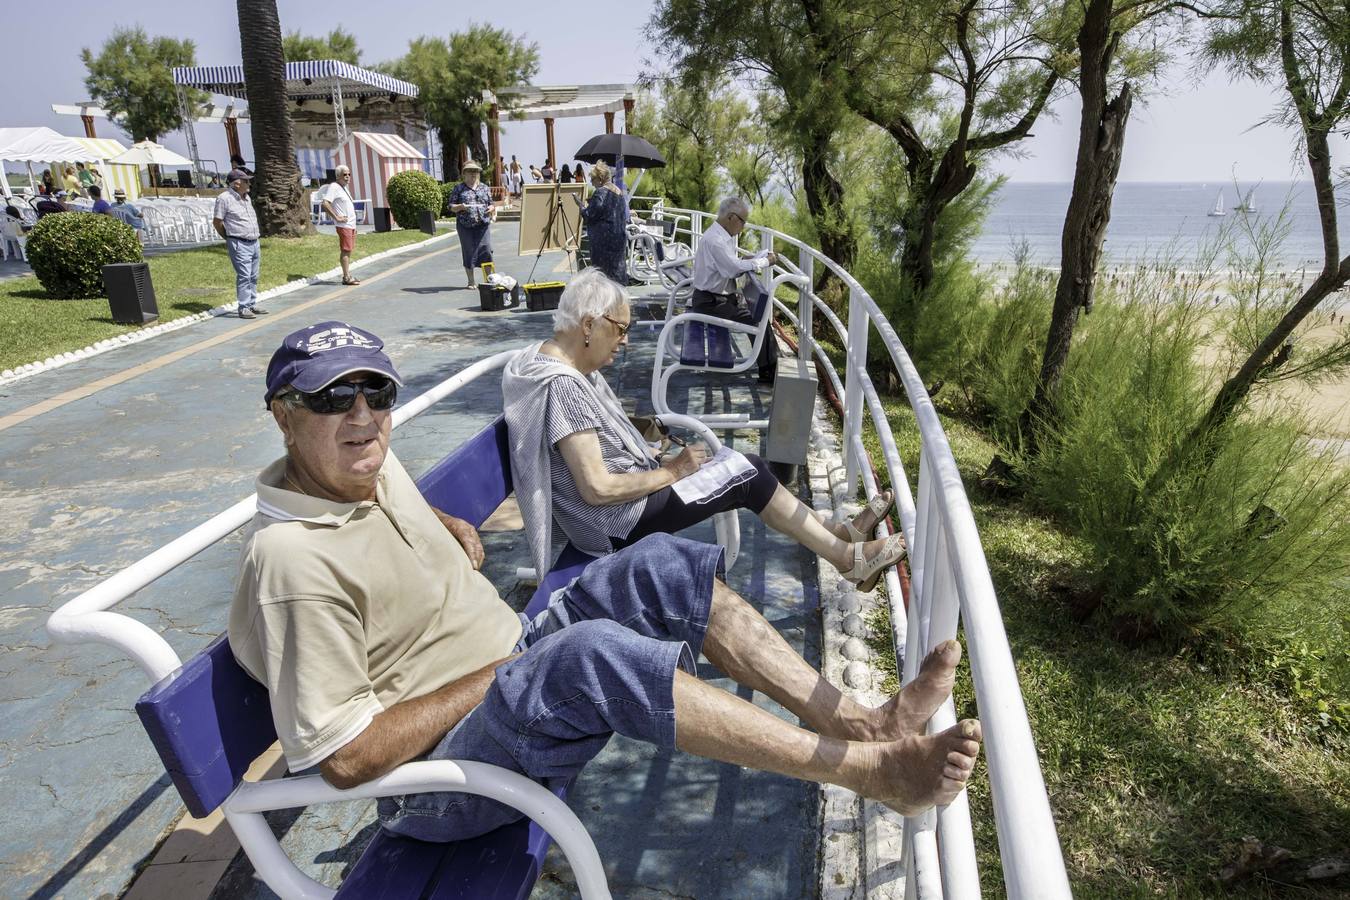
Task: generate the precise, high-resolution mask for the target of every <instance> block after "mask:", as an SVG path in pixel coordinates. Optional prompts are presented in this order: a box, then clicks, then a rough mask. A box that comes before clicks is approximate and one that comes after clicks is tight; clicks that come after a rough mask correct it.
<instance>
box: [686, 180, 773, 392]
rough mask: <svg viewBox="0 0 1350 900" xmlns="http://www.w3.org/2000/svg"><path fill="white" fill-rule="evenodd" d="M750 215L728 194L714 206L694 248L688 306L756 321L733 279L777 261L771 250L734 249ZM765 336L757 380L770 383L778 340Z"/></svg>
mask: <svg viewBox="0 0 1350 900" xmlns="http://www.w3.org/2000/svg"><path fill="white" fill-rule="evenodd" d="M749 217H750V204H749V203H748V202H747V201H746V200H745V199H744V198H741V197H728V198H726V199H725V200H723V201H722V203H721V205H719V206H718V208H717V221H715V222H713V223H712V224H711V225H709V226H708V230H707V231H705V232H703V238H702V240H700V241H699V242H698V249H697V250H696V251H695V252H694V295H693V299H692V301H691V303H690V308H691V309H692V310H693V311H694V312H697V313H702V314H704V315H708V316H717V317H718V318H721V319H729V320H731V321H733V322H740V323H742V324H745V325H758V324H759V323H758V322H756V321H755V318H754V315H753V313H752V312H751V310H750V308H749V306H748V305H747V304H746V302H745V297H744V296H743V295H742V294H741V291H740V288H739V287H738V285H737V283H736V280H737V279H738V278H740V277H741V276H742V275H744V274H746V273H747V272H762V271H764V269H765V268H766V267H767V266H770V265H772V264H773V263H775V262H777V260H778V255H777V254H775V253H773V252H772V251H767V252H763V253H760V254H759V255H756V256H753V257H749V258H745V257H742V256H740V254H739V253H737V251H736V246H737V238H738V237H739V235H740V233H741V232H742V231H744V230H745V223H746V222H747V220H748V219H749ZM772 337H773V336H772V335H770V336H769V339H766V340H764V341H762V342H761V343H760V347H759V360H758V362H759V381H760V383H761V384H772V383H773V380H774V376H775V375H776V374H777V368H778V342H777V341H776V340H773V339H772Z"/></svg>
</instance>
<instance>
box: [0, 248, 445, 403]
mask: <svg viewBox="0 0 1350 900" xmlns="http://www.w3.org/2000/svg"><path fill="white" fill-rule="evenodd" d="M454 237H455V233H454V232H450V233H448V234H438V235H436V236H435V237H430V238H427V239H426V240H425V241H418V242H416V243H414V244H404V245H403V246H402V247H394V248H392V249H389V250H381V251H380V252H379V253H373V254H371V255H370V256H367V257H365V258H363V259H360V260H357V261H356V262H353V263H352V264H351V268H352V270H353V271H354V270H356V269H360V268H363V267H365V266H368V265H370V264H371V263H374V262H377V261H379V260H381V259H387V258H388V257H390V256H398V255H399V254H401V253H409V252H411V251H413V250H416V249H419V248H423V247H427V246H429V245H431V244H438V243H442V242H444V241H448V240H451V239H452V238H454ZM341 274H342V267H341V266H334V267H333V268H331V269H327V270H325V271H323V272H320V273H318V274H317V275H310V276H309V277H307V278H297V279H296V280H295V281H288V282H286V283H285V284H282V285H278V286H276V287H274V288H268V289H267V290H265V291H263V292H262V293H260V294H259V295H258V302H260V303H261V302H262V301H264V300H270V299H272V298H273V297H280V296H281V295H282V294H289V293H291V292H292V291H298V290H300V289H301V288H303V287H309V286H310V285H312V284H318V283H320V282H322V281H324V280H326V279H329V278H332V277H334V276H335V275H341ZM234 311H235V304H233V303H226V304H224V305H223V306H217V307H216V308H214V309H208V310H206V311H204V312H199V313H194V314H193V315H190V316H184V317H183V318H181V319H174V320H173V321H172V322H165V323H163V324H161V325H152V326H150V327H149V328H142V329H140V330H138V331H129V332H127V333H126V334H120V335H118V336H117V337H114V338H105V339H104V340H101V341H98V342H97V343H94V344H90V345H89V346H88V347H84V348H82V349H79V350H70V351H67V352H65V353H58V354H57V355H55V356H49V357H47V358H46V359H43V360H38V361H35V362H31V363H26V364H24V365H22V366H16V367H14V368H13V369H5V370H4V371H3V372H0V387H6V386H8V385H11V384H14V383H15V382H17V381H22V380H23V379H25V378H29V377H31V376H33V375H37V374H39V373H42V372H50V371H51V370H53V369H59V368H61V367H62V366H65V365H68V364H69V363H73V362H78V361H79V360H82V359H88V358H90V357H91V356H98V355H99V354H101V353H106V352H108V351H109V350H115V349H117V348H118V347H124V346H126V345H128V344H138V343H140V342H141V341H147V340H149V339H150V338H152V337H156V336H158V335H161V334H167V333H169V332H170V331H177V330H178V329H180V328H186V327H188V326H189V325H192V324H193V323H195V322H202V321H205V320H206V319H213V318H217V317H219V316H223V315H226V314H228V313H233V312H234Z"/></svg>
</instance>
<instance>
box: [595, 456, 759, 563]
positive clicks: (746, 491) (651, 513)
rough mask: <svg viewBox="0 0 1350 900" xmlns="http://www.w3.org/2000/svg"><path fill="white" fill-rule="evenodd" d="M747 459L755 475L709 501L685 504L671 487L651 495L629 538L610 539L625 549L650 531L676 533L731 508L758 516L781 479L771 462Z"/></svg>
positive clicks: (654, 532) (751, 457)
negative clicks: (778, 477) (770, 468)
mask: <svg viewBox="0 0 1350 900" xmlns="http://www.w3.org/2000/svg"><path fill="white" fill-rule="evenodd" d="M745 458H746V459H748V460H750V464H751V465H752V466H754V467H755V474H754V475H753V476H751V477H750V478H749V479H747V480H746V481H742V482H741V483H740V484H738V485H735V486H734V487H732V488H731V489H730V490H728V491H726V492H725V493H723V494H719V495H718V496H716V497H713V498H712V499H710V500H706V501H704V502H702V503H685V502H684V501H683V500H681V499H680V497H679V495H678V494H676V493H675V490H674V489H673V488H669V487H664V488H661V490H659V491H657V492H656V493H655V494H649V495H648V496H647V505H646V506H645V507H643V509H642V517H641V518H639V519H638V520H637V524H635V525H634V526H633V530H632V531H630V532H628V536H627V537H621V538H619V537H616V538H610V543H612V544H613V545H614V549H615V550H622V549H623V548H624V547H627V546H628V545H629V544H635V543H637V542H638V541H639V540H641V539H642V538H644V537H646V536H647V535H649V534H659V533H662V532H665V533H666V534H674V533H675V532H677V531H683V530H684V529H686V528H689V527H690V526H692V525H697V524H698V523H699V522H702V521H704V520H706V519H710V518H712V517H713V516H715V515H717V514H718V513H720V512H726V511H727V510H729V509H748V510H750V511H751V512H752V513H754V514H755V515H759V514H760V513H761V512H763V511H764V507H766V506H768V505H769V501H770V500H771V499H773V494H774V491H776V490H778V479H777V478H775V477H774V474H773V472H771V471H769V464H768V463H766V462H765V461H764V460H762V459H760V458H759V457H758V456H756V455H755V454H753V453H747V454H745Z"/></svg>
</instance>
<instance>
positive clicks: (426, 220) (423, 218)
mask: <svg viewBox="0 0 1350 900" xmlns="http://www.w3.org/2000/svg"><path fill="white" fill-rule="evenodd" d="M417 227H418V228H420V229H422V230H423V231H425V232H426V233H427V234H435V233H436V214H435V213H434V212H432V211H431V210H429V209H423V210H420V211H419V212H418V213H417Z"/></svg>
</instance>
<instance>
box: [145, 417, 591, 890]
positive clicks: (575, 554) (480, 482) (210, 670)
mask: <svg viewBox="0 0 1350 900" xmlns="http://www.w3.org/2000/svg"><path fill="white" fill-rule="evenodd" d="M507 448H508V444H507V440H506V423H505V421H504V420H503V419H501V418H500V417H499V418H498V419H497V420H496V421H495V422H493V423H492V424H491V425H489V426H488V427H487V428H485V429H483V430H482V431H480V432H479V433H478V434H477V435H475V436H474V437H473V438H471V439H470V440H469V441H468V442H466V443H465V444H463V445H462V446H460V447H459V448H458V449H456V450H455V452H454V453H451V454H450V455H449V456H447V457H446V458H445V459H444V460H442V461H441V462H439V463H437V464H436V465H435V466H433V467H432V469H431V470H430V471H429V472H427V473H426V474H425V475H424V476H422V478H420V479H419V480H418V483H417V486H418V488H419V489H420V490H421V491H422V493H423V495H424V496H426V498H427V500H428V502H430V503H431V504H432V505H433V506H436V507H437V508H438V509H441V510H444V511H445V512H448V513H450V514H451V515H455V516H458V517H459V518H462V519H465V520H466V521H469V522H471V523H473V525H474V526H475V527H477V526H479V525H481V524H482V523H483V521H484V520H485V519H486V518H487V517H488V516H489V515H491V514H492V512H493V511H494V510H495V509H496V508H497V507H498V506H500V505H501V502H502V501H503V500H505V499H506V497H507V496H508V495H509V494H510V493H511V491H512V490H513V486H512V481H511V465H510V453H509V451H508V449H507ZM592 558H593V557H591V556H588V555H587V554H584V553H582V552H580V551H578V550H577V549H576V548H574V547H572V546H571V545H570V544H569V545H568V546H567V547H565V548H564V550H563V552H562V554H561V555H560V556H559V557H558V561H557V563H556V564H555V565H554V567H553V569H552V570H551V571H549V572H548V574H547V575H546V576H545V577H544V578H542V579H541V580H540V584H539V587H538V589H537V590H536V591H535V593H534V596H533V597H532V598H531V599H530V603H529V606H528V607H527V610H526V612H527V614H529V615H533V614H534V613H535V612H538V611H539V610H542V609H543V608H544V606H545V605H546V604H547V603H548V598H549V595H550V594H551V593H552V592H553V591H555V590H557V589H558V588H560V587H562V586H563V585H565V584H567V582H568V581H570V580H571V579H572V578H574V577H576V576H577V575H579V574H580V573H581V570H582V569H584V568H585V567H586V565H587V564H588V563H590V561H591V560H592ZM136 713H137V715H139V716H140V719H141V723H142V724H143V725H144V727H145V730H146V733H147V734H148V735H149V737H150V741H151V743H152V744H154V746H155V749H156V750H157V751H158V752H159V755H160V759H161V760H162V761H163V763H164V766H165V768H166V769H167V770H168V772H169V775H170V777H171V778H172V780H173V783H174V786H175V787H177V788H178V792H179V794H180V795H182V798H183V803H184V805H185V806H187V809H188V811H189V812H191V813H192V815H194V816H197V817H201V816H205V815H207V814H209V813H210V812H212V811H213V810H215V809H216V808H217V807H219V806H220V804H221V803H223V802H224V801H225V799H226V798H227V797H229V795H230V793H231V792H232V791H233V790H234V789H235V787H236V786H238V784H239V782H240V780H241V779H242V778H243V776H244V773H245V772H246V771H247V770H248V767H249V766H250V765H252V763H253V761H254V760H255V759H257V758H258V756H259V755H261V754H262V753H263V751H265V750H266V749H267V748H268V747H270V746H271V745H272V743H273V742H274V741H275V740H276V730H275V729H274V728H273V727H272V712H271V708H270V706H269V705H268V700H267V690H266V689H265V688H264V687H263V686H262V685H261V684H259V683H258V682H256V681H254V680H253V679H252V678H251V677H250V676H249V675H248V673H247V672H245V671H244V670H243V668H241V667H240V666H239V664H238V663H237V662H236V661H235V659H234V655H233V654H232V653H231V652H230V646H229V643H228V641H227V640H226V637H225V635H221V636H220V637H218V638H216V639H215V640H214V641H212V642H211V644H210V645H208V646H207V648H206V649H205V650H203V651H202V652H200V653H198V654H197V655H196V656H194V657H192V658H191V659H190V660H188V661H187V662H186V663H184V664H183V666H182V668H181V669H179V670H178V671H177V672H174V673H173V674H172V675H169V676H168V677H166V678H164V679H163V680H162V681H160V682H159V683H158V684H156V685H155V686H154V687H152V688H151V689H150V690H149V691H147V692H146V693H145V694H144V695H143V696H142V697H141V698H140V700H138V701H137V702H136ZM557 793H558V795H559V796H560V797H561V796H564V795H565V794H566V787H564V788H562V789H560V790H559V791H558V792H557ZM551 843H552V841H551V839H550V838H549V836H548V834H547V833H546V832H545V831H544V830H543V829H542V828H540V827H539V826H538V825H535V824H534V823H533V822H532V821H530V820H529V819H521V820H520V821H518V822H516V823H514V824H511V825H507V826H504V827H502V828H498V829H497V830H495V831H491V832H489V833H487V834H484V835H482V836H480V837H477V838H474V839H472V840H468V841H459V842H456V843H452V844H431V843H426V842H423V841H416V840H412V839H410V838H402V837H396V836H394V835H390V834H388V833H386V832H384V831H383V830H380V831H379V832H377V834H376V836H375V837H374V838H373V839H372V840H371V842H370V844H369V846H368V847H367V848H366V850H365V852H364V853H363V854H362V856H361V859H360V860H359V861H358V862H357V864H356V865H355V867H354V868H353V869H352V871H351V873H350V874H349V875H348V877H347V879H346V880H345V881H344V882H343V885H342V887H341V889H340V890H339V891H338V896H339V897H351V898H357V897H359V898H363V900H365V898H370V900H376V898H381V900H383V898H388V900H394V898H436V900H449V898H474V900H478V898H483V900H508V898H511V900H524V898H526V897H528V896H529V894H530V891H531V890H532V889H533V886H534V883H535V881H536V880H538V878H539V871H540V867H541V866H542V865H543V861H544V856H545V854H546V853H547V852H548V848H549V845H550V844H551Z"/></svg>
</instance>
